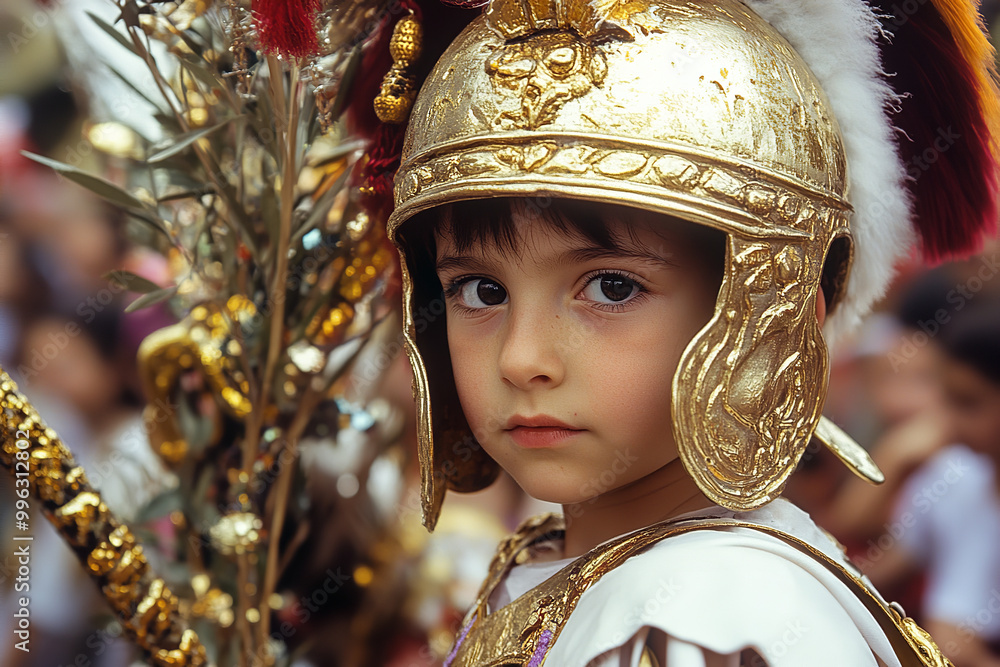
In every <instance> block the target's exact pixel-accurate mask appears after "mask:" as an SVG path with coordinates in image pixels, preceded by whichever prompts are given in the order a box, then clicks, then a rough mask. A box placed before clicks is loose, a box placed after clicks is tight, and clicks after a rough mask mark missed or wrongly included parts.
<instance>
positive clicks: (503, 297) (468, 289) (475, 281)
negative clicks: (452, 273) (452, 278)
mask: <svg viewBox="0 0 1000 667" xmlns="http://www.w3.org/2000/svg"><path fill="white" fill-rule="evenodd" d="M447 293H448V296H453V295H457V296H458V300H459V303H460V304H461V305H463V306H465V307H466V308H473V309H479V308H489V307H490V306H499V305H501V304H504V303H506V302H507V290H506V289H504V287H503V285H501V284H500V283H498V282H496V281H495V280H490V279H489V278H466V279H464V280H460V281H457V282H455V283H454V284H453V285H451V286H450V287H449V288H448V290H447Z"/></svg>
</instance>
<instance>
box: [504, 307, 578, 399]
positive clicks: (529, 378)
mask: <svg viewBox="0 0 1000 667" xmlns="http://www.w3.org/2000/svg"><path fill="white" fill-rule="evenodd" d="M562 329H563V327H562V325H561V321H560V318H559V317H557V316H556V315H555V314H553V313H552V312H551V309H548V308H541V307H538V308H519V309H518V308H513V309H511V314H510V316H509V318H508V320H507V322H506V323H505V326H504V327H503V330H502V331H501V337H502V338H501V341H500V358H499V362H498V366H499V371H500V376H501V378H502V379H503V381H504V382H505V383H508V384H510V385H512V386H514V387H516V388H518V389H521V390H529V389H534V388H543V387H554V386H557V385H559V384H560V383H561V382H562V381H563V377H564V375H565V366H564V364H563V359H562V355H561V354H560V348H561V345H560V342H561V341H562V339H563V338H564V332H563V331H562Z"/></svg>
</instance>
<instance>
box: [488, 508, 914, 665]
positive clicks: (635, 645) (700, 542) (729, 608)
mask: <svg viewBox="0 0 1000 667" xmlns="http://www.w3.org/2000/svg"><path fill="white" fill-rule="evenodd" d="M695 516H711V517H722V518H731V519H737V520H739V521H744V522H748V523H755V524H759V525H764V526H770V527H773V528H776V529H778V530H781V531H783V532H786V533H789V534H791V535H793V536H795V537H797V538H799V539H800V540H803V541H804V542H807V543H809V544H811V545H812V546H814V547H816V548H817V549H819V550H821V551H823V552H824V553H826V554H827V555H828V556H830V557H832V558H833V559H834V560H836V561H838V562H840V563H841V564H843V565H845V566H848V567H849V569H852V570H853V568H852V567H850V566H849V565H848V564H847V562H846V561H845V560H844V557H843V555H842V554H841V552H840V550H839V548H838V547H837V545H836V544H835V543H834V542H833V541H832V540H831V539H830V538H829V537H828V536H827V535H826V534H825V533H824V532H823V531H821V530H820V529H819V528H818V527H817V526H816V524H814V523H813V521H812V519H810V518H809V516H808V515H807V514H806V513H805V512H803V511H802V510H800V509H799V508H797V507H796V506H795V505H793V504H792V503H790V502H788V501H786V500H781V499H779V500H776V501H774V502H772V503H770V504H769V505H767V506H766V507H763V508H761V509H758V510H754V511H751V512H732V511H729V510H725V509H723V508H718V507H716V508H710V509H708V510H703V511H700V512H694V513H692V514H689V515H685V517H684V518H687V517H695ZM571 561H572V559H567V560H563V561H556V562H551V563H540V564H525V565H520V566H516V567H514V568H512V569H511V571H510V573H509V574H508V576H507V578H506V579H505V580H504V581H503V582H501V584H500V585H499V586H498V587H497V590H496V591H495V592H494V595H493V597H492V598H491V601H490V602H491V604H490V606H491V607H492V608H493V609H496V608H499V607H500V606H502V605H503V604H506V602H509V601H510V600H511V599H514V598H516V597H518V596H519V595H521V594H523V593H524V592H526V591H528V590H530V589H531V588H533V587H534V586H536V585H538V584H539V583H541V582H542V581H544V580H545V579H547V578H548V577H549V576H551V575H552V574H554V573H555V572H557V571H558V570H560V569H561V568H562V567H564V566H565V565H566V564H568V563H569V562H571ZM646 645H648V646H649V647H650V648H651V649H652V650H653V651H654V653H655V654H657V655H659V656H662V657H665V659H666V667H717V666H718V667H731V666H732V667H736V666H737V665H739V661H740V653H741V651H742V650H744V649H747V648H752V649H754V650H755V651H756V652H757V653H758V654H759V655H760V656H762V657H763V659H764V662H762V663H760V665H761V667H763V666H764V665H770V666H772V667H802V666H803V665H809V666H811V667H817V666H824V665H830V666H831V667H833V666H837V667H843V666H846V665H850V666H851V667H876V666H882V665H887V666H889V667H899V665H900V663H899V661H898V659H897V658H896V657H895V654H894V653H893V650H892V648H891V646H890V644H889V641H888V640H887V639H886V637H885V633H884V632H883V631H882V629H881V628H880V627H879V625H878V623H877V622H876V621H875V619H874V618H873V617H872V615H871V614H870V613H869V612H868V610H867V609H866V608H865V606H864V605H863V604H862V602H861V601H860V600H858V599H857V597H856V596H855V595H854V594H853V593H852V592H851V591H850V590H849V589H848V588H847V587H846V586H845V585H844V584H843V583H842V582H841V581H840V580H839V579H837V577H836V576H835V575H833V574H832V573H831V572H830V571H829V570H828V569H827V568H826V566H824V565H823V564H822V563H819V562H817V561H815V560H813V559H812V558H810V557H809V556H807V555H806V554H805V553H803V552H801V551H799V550H798V549H796V548H795V547H793V546H791V545H789V544H787V543H785V542H783V541H782V540H780V539H778V538H776V537H772V536H770V535H766V534H764V533H761V532H758V531H754V530H752V529H748V528H739V527H732V528H726V529H724V530H703V531H694V532H689V533H685V534H681V535H676V536H673V537H670V538H668V539H665V540H662V541H660V542H658V543H656V544H655V545H654V546H652V547H650V548H649V549H648V550H646V551H644V552H641V553H639V554H637V555H635V556H633V557H632V558H630V559H628V560H627V561H626V562H625V563H624V564H623V565H621V566H619V567H618V568H616V569H614V570H612V571H611V572H609V573H608V574H606V575H604V576H603V577H602V578H601V579H600V580H599V581H598V582H597V583H595V584H594V585H593V586H591V587H590V588H589V589H588V590H587V591H586V592H585V593H584V594H583V595H582V596H581V598H580V601H579V603H578V605H577V607H576V609H575V610H574V612H573V614H572V615H571V616H570V618H569V620H568V621H567V623H566V625H565V627H564V628H563V630H562V633H561V634H560V636H559V638H558V640H557V641H556V643H555V645H554V646H553V647H552V648H551V649H550V651H549V653H548V656H547V658H546V660H545V665H546V667H563V666H566V667H580V666H582V665H586V666H587V667H636V666H637V665H638V664H639V657H640V655H641V653H642V650H643V647H644V646H646ZM753 667H757V665H753Z"/></svg>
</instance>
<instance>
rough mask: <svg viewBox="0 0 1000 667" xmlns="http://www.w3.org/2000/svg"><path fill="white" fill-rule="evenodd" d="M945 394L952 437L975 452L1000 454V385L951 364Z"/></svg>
mask: <svg viewBox="0 0 1000 667" xmlns="http://www.w3.org/2000/svg"><path fill="white" fill-rule="evenodd" d="M944 391H945V397H946V405H947V406H948V411H949V414H950V416H951V424H952V430H953V433H952V437H953V438H954V439H955V440H956V441H957V442H961V443H962V444H965V445H968V446H969V447H971V448H972V449H975V450H976V451H979V452H982V453H984V454H991V455H994V456H997V455H1000V386H997V385H996V384H995V383H993V382H990V380H989V379H988V378H987V377H985V376H984V375H983V374H982V373H980V372H978V371H977V370H976V369H975V368H973V367H972V366H968V365H966V364H965V363H962V362H959V361H949V362H948V363H946V364H945V368H944Z"/></svg>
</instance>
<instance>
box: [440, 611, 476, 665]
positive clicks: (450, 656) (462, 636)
mask: <svg viewBox="0 0 1000 667" xmlns="http://www.w3.org/2000/svg"><path fill="white" fill-rule="evenodd" d="M475 623H476V617H475V616H473V617H472V620H471V621H469V624H468V625H466V626H465V627H464V628H462V634H460V635H459V636H458V639H457V640H455V645H454V646H453V647H452V649H451V653H449V654H448V657H447V658H445V659H444V666H443V667H451V661H452V660H454V659H455V656H456V655H458V649H460V648H461V647H462V642H464V641H465V636H466V635H467V634H469V630H471V629H472V626H473V625H475Z"/></svg>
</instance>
